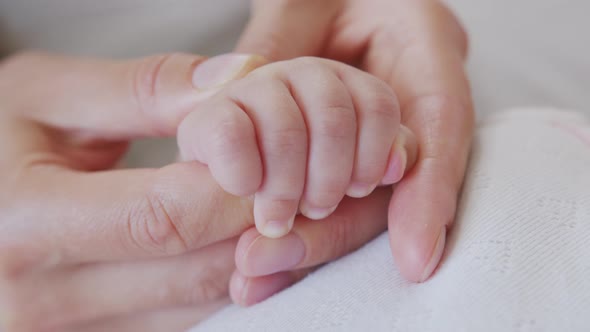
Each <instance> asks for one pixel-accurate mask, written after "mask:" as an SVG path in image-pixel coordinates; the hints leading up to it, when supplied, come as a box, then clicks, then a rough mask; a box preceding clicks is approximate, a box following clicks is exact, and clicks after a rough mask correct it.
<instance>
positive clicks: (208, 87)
mask: <svg viewBox="0 0 590 332" xmlns="http://www.w3.org/2000/svg"><path fill="white" fill-rule="evenodd" d="M262 63H264V60H263V59H262V58H260V57H258V56H250V55H238V54H229V55H222V56H218V57H215V58H211V59H209V60H207V59H206V58H204V57H202V56H198V55H190V54H176V53H175V54H164V55H157V56H150V57H145V58H141V59H134V60H118V61H115V60H101V59H91V58H81V57H66V56H60V55H51V54H45V53H24V54H20V55H16V56H13V57H12V58H10V59H9V60H6V61H5V62H4V63H3V66H2V73H1V75H0V96H1V97H0V99H1V100H2V106H3V107H4V108H5V109H7V110H12V111H13V112H15V114H16V115H17V116H18V117H26V118H29V119H32V120H34V121H36V122H41V123H43V124H45V125H48V126H51V127H56V128H63V129H67V130H68V131H70V132H79V131H82V133H81V134H84V135H85V136H92V134H95V135H100V136H101V137H100V138H112V139H128V138H129V137H138V136H162V135H163V136H170V135H174V134H175V133H176V128H177V125H178V123H179V121H180V120H181V119H182V117H183V116H184V115H185V114H186V113H188V112H189V111H191V110H192V108H193V107H194V105H195V103H196V102H198V101H199V100H202V99H203V98H206V97H207V96H209V95H210V94H211V93H212V92H214V91H215V90H216V88H218V87H219V86H220V85H222V84H224V83H225V82H227V81H230V80H232V79H235V78H239V77H242V76H244V75H245V74H246V73H248V72H249V71H251V70H252V69H253V68H256V67H258V66H259V65H261V64H262Z"/></svg>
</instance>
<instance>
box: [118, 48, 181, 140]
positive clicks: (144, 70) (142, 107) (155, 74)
mask: <svg viewBox="0 0 590 332" xmlns="http://www.w3.org/2000/svg"><path fill="white" fill-rule="evenodd" d="M175 56H181V54H180V53H169V54H162V55H156V56H151V57H147V58H144V59H143V60H142V61H141V62H139V63H138V64H137V65H135V66H134V67H132V68H131V70H130V72H129V76H130V77H131V79H130V81H131V88H130V89H131V91H132V94H131V95H132V96H133V99H134V101H135V103H136V104H137V112H138V117H137V118H138V119H153V120H152V121H150V123H149V125H150V126H152V127H153V129H154V131H155V132H157V133H160V134H161V136H166V135H167V134H169V133H173V132H174V131H175V129H176V128H175V127H174V124H175V123H172V122H171V121H170V119H168V118H166V117H165V114H162V115H158V112H157V111H156V109H157V107H158V103H159V102H160V101H159V95H160V93H159V91H158V82H159V81H160V69H161V68H162V67H163V66H164V65H165V63H166V62H167V61H171V60H172V59H173V58H174V57H175ZM143 115H145V116H143ZM174 120H178V119H174Z"/></svg>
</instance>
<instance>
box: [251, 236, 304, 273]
mask: <svg viewBox="0 0 590 332" xmlns="http://www.w3.org/2000/svg"><path fill="white" fill-rule="evenodd" d="M304 256H305V244H304V243H303V241H302V240H301V238H300V237H299V235H297V234H295V233H290V234H288V235H286V236H284V237H282V238H281V239H269V238H265V237H263V236H259V237H258V238H256V239H255V240H254V241H253V242H252V244H250V246H249V247H248V249H247V250H246V253H245V254H244V260H243V263H241V264H240V265H241V266H240V272H242V273H244V274H246V275H248V276H262V275H268V274H273V273H276V272H280V271H287V270H290V269H292V268H294V267H295V266H297V265H298V264H299V263H301V261H302V260H303V258H304Z"/></svg>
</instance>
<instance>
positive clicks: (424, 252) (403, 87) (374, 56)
mask: <svg viewBox="0 0 590 332" xmlns="http://www.w3.org/2000/svg"><path fill="white" fill-rule="evenodd" d="M402 5H403V6H402ZM399 7H400V8H403V9H404V11H403V13H404V17H405V19H404V22H406V24H407V26H406V27H405V28H404V29H402V30H398V31H379V33H376V34H375V36H376V37H375V38H374V40H373V44H372V47H371V49H370V50H369V52H368V54H367V57H366V59H365V60H366V63H365V64H366V68H367V70H368V71H369V72H371V73H373V74H375V75H377V76H379V77H382V78H384V79H386V80H388V82H390V84H391V85H392V86H393V88H394V89H395V91H396V92H397V93H398V96H399V98H400V102H401V105H402V122H403V123H404V124H405V125H407V126H408V127H409V128H410V129H411V130H412V131H413V132H414V133H415V134H416V136H417V139H418V144H419V151H420V154H419V156H418V161H417V163H416V166H415V167H414V169H413V170H412V172H410V174H408V175H407V176H406V177H405V178H404V179H403V180H402V181H401V182H400V183H399V185H398V186H397V187H396V190H395V192H394V195H393V197H392V200H391V207H390V212H389V230H390V237H391V246H392V250H393V254H394V257H395V259H396V261H397V263H398V266H399V268H400V270H401V272H402V274H403V275H404V276H405V277H406V278H408V279H410V280H413V281H424V280H426V279H427V278H428V277H429V276H430V275H431V274H432V272H433V270H434V269H435V267H436V266H437V264H438V262H439V260H440V257H441V255H442V252H443V249H444V243H445V236H446V228H447V227H449V226H450V225H451V223H452V221H453V220H454V218H455V210H456V205H457V198H458V195H459V191H460V188H461V184H462V181H463V176H464V173H465V167H466V163H467V157H468V153H469V146H470V142H471V136H472V130H473V109H472V104H471V99H470V90H469V84H468V82H467V79H466V76H465V72H464V68H463V62H464V58H465V55H466V39H465V35H464V33H463V30H462V29H461V27H460V25H459V23H457V21H456V19H455V18H454V17H453V15H452V14H451V13H450V11H448V9H447V8H446V7H444V6H443V5H442V4H441V3H440V2H438V1H416V2H405V3H404V4H399ZM384 29H388V28H387V27H385V28H384ZM390 29H396V27H395V26H392V27H391V28H390ZM399 31H404V33H408V34H411V35H409V36H406V38H395V36H397V35H398V34H399ZM407 40H411V41H412V42H405V41H407ZM385 54H387V55H388V56H384V55H385Z"/></svg>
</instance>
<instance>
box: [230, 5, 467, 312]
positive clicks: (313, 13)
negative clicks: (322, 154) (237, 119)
mask: <svg viewBox="0 0 590 332" xmlns="http://www.w3.org/2000/svg"><path fill="white" fill-rule="evenodd" d="M237 50H238V51H239V52H246V53H256V54H261V55H263V56H265V57H266V58H268V59H271V60H282V59H288V58H293V57H297V56H303V55H313V56H320V57H326V58H330V59H334V60H339V61H343V62H346V63H349V64H354V65H357V66H358V67H360V68H362V69H364V70H366V71H368V72H369V73H372V74H374V75H376V76H378V77H380V78H382V79H384V80H386V81H387V82H388V83H389V84H390V85H391V86H392V87H393V89H394V91H395V92H396V93H397V94H398V97H399V99H400V102H401V105H402V123H404V124H405V125H406V126H408V127H409V128H410V129H412V131H413V132H414V133H415V134H416V135H417V139H418V144H419V153H420V154H419V156H418V161H417V163H416V165H415V167H414V168H413V170H412V171H411V172H410V173H409V174H407V175H406V176H405V178H404V179H403V180H402V181H401V182H400V183H399V184H398V185H397V186H396V189H395V192H394V194H393V197H392V198H391V203H390V207H389V230H390V232H389V234H390V239H391V247H392V251H393V255H394V257H395V260H396V262H397V265H398V267H399V269H400V271H401V273H402V274H403V275H404V276H405V277H406V278H408V279H409V280H412V281H424V280H426V279H427V278H428V277H429V276H430V275H431V274H432V272H433V271H434V269H435V268H436V266H437V265H438V262H439V260H440V258H441V256H442V252H443V249H444V244H445V237H446V229H447V227H449V226H450V225H451V223H452V222H453V220H454V218H455V211H456V205H457V199H458V195H459V192H460V188H461V185H462V181H463V177H464V173H465V167H466V163H467V158H468V153H469V147H470V142H471V136H472V131H473V109H472V103H471V97H470V90H469V84H468V81H467V78H466V75H465V72H464V68H463V66H464V59H465V57H466V53H467V39H466V35H465V33H464V31H463V29H462V28H461V26H460V24H459V23H458V22H457V20H456V18H455V17H454V16H453V15H452V13H451V12H450V11H449V10H448V9H447V8H446V7H445V6H444V5H443V4H441V3H440V2H439V1H436V0H413V1H409V0H325V1H314V0H279V1H276V0H254V1H253V10H252V18H251V21H250V23H249V25H248V27H247V29H246V31H245V33H244V34H243V36H242V38H241V41H240V43H239V45H238V47H237ZM358 208H359V209H367V208H368V207H365V206H362V204H360V205H359V206H358ZM372 222H373V221H371V220H367V219H365V220H363V221H362V224H361V225H358V226H357V227H355V229H356V230H358V229H362V228H363V227H368V225H369V224H371V223H372ZM374 222H376V223H378V222H381V221H380V220H377V221H374ZM307 227H310V226H307ZM348 236H350V237H355V236H356V234H354V233H349V234H348ZM254 238H255V237H253V236H251V235H244V236H243V237H242V240H241V243H240V246H239V247H238V253H237V255H238V258H239V257H243V256H245V257H246V258H239V259H238V267H240V273H239V274H238V276H237V277H236V276H234V280H237V281H234V283H233V285H234V287H233V288H234V300H239V296H238V295H235V294H238V293H240V291H239V289H241V287H242V286H243V285H244V284H248V285H249V284H257V285H260V284H264V283H265V278H268V277H261V276H262V275H264V274H265V273H264V269H261V268H256V262H257V259H256V257H254V256H252V255H249V254H248V251H247V250H246V248H249V246H250V245H251V243H253V241H254V240H253V239H254ZM328 239H330V238H328ZM264 241H269V240H264ZM240 259H242V260H243V261H244V262H245V263H243V264H240ZM237 298H238V299H237ZM242 302H243V301H242Z"/></svg>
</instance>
